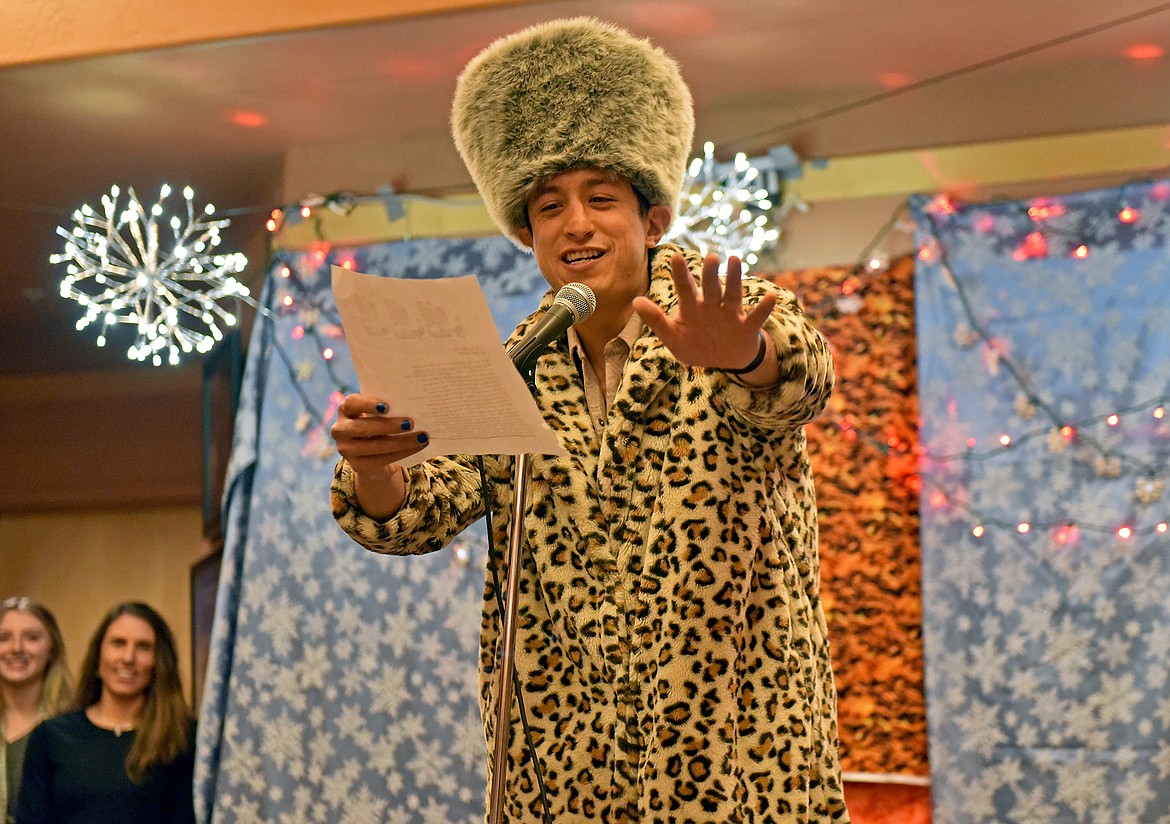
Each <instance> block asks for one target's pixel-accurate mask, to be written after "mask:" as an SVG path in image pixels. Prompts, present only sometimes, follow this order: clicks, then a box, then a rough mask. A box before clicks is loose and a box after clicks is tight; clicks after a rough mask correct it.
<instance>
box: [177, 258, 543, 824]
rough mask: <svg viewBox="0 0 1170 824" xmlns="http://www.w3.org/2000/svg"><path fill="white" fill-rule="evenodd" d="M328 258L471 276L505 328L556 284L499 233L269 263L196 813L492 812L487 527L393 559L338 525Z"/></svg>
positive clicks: (233, 487)
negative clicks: (484, 654) (484, 661)
mask: <svg viewBox="0 0 1170 824" xmlns="http://www.w3.org/2000/svg"><path fill="white" fill-rule="evenodd" d="M333 264H337V265H344V266H349V267H352V268H354V269H357V270H358V271H362V272H367V273H370V274H380V275H385V276H392V277H411V278H423V277H426V278H431V277H444V276H457V275H465V274H469V273H471V274H476V275H477V276H478V278H479V282H480V285H481V287H482V288H483V290H484V292H485V294H486V296H487V299H488V304H489V306H490V307H491V309H492V312H493V317H494V319H495V320H496V323H497V326H498V328H499V330H500V335H501V339H502V338H503V337H504V335H505V334H506V333H508V332H511V331H512V329H513V328H514V327H515V325H516V324H517V323H518V322H519V320H520V319H521V318H523V317H524V316H526V315H527V314H528V313H529V312H530V311H531V310H532V308H533V307H535V306H536V305H537V303H538V301H539V298H540V295H542V294H543V293H544V292H545V291H546V290H547V288H548V286H547V284H546V283H545V281H544V280H543V279H542V278H541V276H540V273H539V271H538V270H537V268H536V265H535V263H534V262H533V260H532V258H531V257H530V256H528V255H525V254H524V253H522V252H520V251H519V250H518V249H517V248H516V247H515V246H513V245H512V244H511V243H510V242H509V241H508V240H506V239H504V238H485V239H476V240H438V239H428V240H412V241H404V242H400V243H391V244H380V245H374V246H366V247H361V248H358V249H335V250H332V251H331V252H329V253H328V254H322V253H318V252H314V251H312V250H310V251H308V252H292V251H284V252H279V253H277V254H276V256H275V257H274V260H273V262H272V265H271V267H270V273H269V276H268V279H267V282H266V285H265V290H264V298H263V305H264V306H265V307H267V308H266V309H265V310H264V311H263V312H261V316H260V318H259V319H258V321H257V323H256V325H255V327H254V329H253V334H252V340H251V343H250V346H249V350H248V359H247V364H246V367H245V373H244V386H243V391H242V393H241V400H240V409H239V412H238V414H237V418H236V430H235V431H236V434H235V443H234V445H233V450H232V457H231V462H230V466H229V469H228V480H227V488H226V493H225V499H224V503H225V524H226V528H225V535H226V538H225V547H224V556H223V564H222V568H223V573H222V575H221V581H220V585H219V593H218V598H217V603H216V615H215V623H214V628H213V632H212V643H211V653H210V660H209V663H208V677H207V680H206V682H205V686H204V694H203V695H204V697H203V704H202V709H201V721H200V726H199V738H198V748H197V767H196V793H195V794H196V807H197V813H198V817H199V820H200V821H203V822H209V821H211V822H230V823H231V824H259V822H265V824H277V823H278V822H280V823H283V822H289V823H290V824H291V822H295V823H296V824H412V823H413V822H419V824H432V823H433V824H439V823H440V822H442V824H448V822H460V821H462V822H481V821H482V820H483V809H484V802H483V790H482V788H483V785H484V780H485V779H484V776H485V775H486V766H487V764H486V759H487V750H486V747H485V744H484V733H483V726H482V723H481V720H480V716H479V708H478V702H477V696H476V685H477V656H478V651H479V624H480V621H479V618H480V609H481V605H482V604H481V598H482V593H483V581H484V563H485V558H486V546H485V540H486V539H485V537H484V531H483V530H482V529H478V528H474V527H473V529H472V530H469V531H468V532H467V533H465V535H464V536H462V537H461V538H460V539H459V540H458V541H457V543H456V545H455V546H453V547H452V548H451V549H450V550H449V551H445V552H442V553H436V554H434V555H430V556H426V557H418V558H387V557H382V556H378V555H375V554H373V553H370V552H367V551H366V550H364V549H362V548H361V547H360V546H358V545H357V544H356V543H354V542H353V541H352V540H350V538H349V537H347V536H346V535H345V534H344V533H343V532H342V531H341V530H339V529H338V528H337V526H336V524H335V523H334V521H333V517H332V515H331V513H330V511H329V484H330V481H331V480H332V477H333V465H334V463H335V461H336V458H337V455H336V451H335V449H334V447H333V444H332V441H331V440H330V438H329V427H330V426H331V425H332V422H333V418H334V416H335V413H336V404H337V402H338V400H339V399H340V394H341V393H345V392H352V391H356V389H357V385H356V378H355V377H354V373H353V366H352V363H351V362H350V361H349V359H348V353H347V350H346V347H345V343H344V340H343V337H342V332H341V328H340V322H339V319H338V317H337V311H336V307H335V305H334V303H333V296H332V291H331V288H330V276H329V272H330V266H331V265H333ZM326 350H330V351H331V353H332V357H331V358H328V359H327V358H326V357H324V356H323V353H324V352H325V351H326Z"/></svg>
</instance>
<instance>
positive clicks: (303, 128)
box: [0, 0, 1170, 376]
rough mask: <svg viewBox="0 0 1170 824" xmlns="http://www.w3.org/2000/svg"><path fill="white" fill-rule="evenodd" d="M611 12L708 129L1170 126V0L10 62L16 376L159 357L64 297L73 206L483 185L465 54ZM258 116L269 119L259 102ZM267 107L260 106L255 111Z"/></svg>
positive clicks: (429, 18)
mask: <svg viewBox="0 0 1170 824" xmlns="http://www.w3.org/2000/svg"><path fill="white" fill-rule="evenodd" d="M585 13H588V14H593V15H596V16H598V17H601V18H604V19H608V20H611V21H613V22H616V23H618V24H620V25H623V26H625V27H627V28H629V29H631V30H632V31H634V32H635V33H638V34H640V35H643V36H647V37H649V38H651V39H652V40H654V41H655V42H656V43H658V44H659V45H661V46H662V47H663V48H665V49H666V50H667V51H668V52H669V53H671V54H672V55H673V56H674V57H675V58H676V59H677V60H678V61H679V63H680V64H681V66H682V69H683V74H684V76H685V77H686V78H687V80H688V82H689V83H690V85H691V87H692V91H693V94H694V98H695V104H696V123H697V134H696V145H700V144H701V143H702V142H704V141H713V142H714V143H715V145H716V147H717V150H718V152H719V153H720V154H721V155H724V156H726V157H730V155H731V154H732V153H734V152H737V151H743V152H746V153H747V154H748V155H749V156H754V155H757V154H763V153H765V152H766V151H767V150H768V149H769V148H770V147H773V146H777V145H780V144H789V145H791V146H792V147H793V148H794V149H795V150H796V151H797V153H798V154H799V155H800V156H801V157H802V158H806V159H813V158H834V157H844V156H852V155H865V154H871V153H879V152H887V151H893V150H902V149H916V148H924V147H942V146H955V145H962V144H968V143H979V142H984V141H994V140H1003V139H1008V138H1017V137H1032V136H1043V135H1058V134H1067V133H1077V132H1086V131H1095V130H1101V129H1116V128H1127V127H1136V126H1150V125H1159V124H1170V57H1153V58H1147V59H1133V58H1132V57H1127V56H1126V52H1127V49H1130V48H1131V47H1133V46H1135V45H1140V44H1146V45H1150V46H1158V47H1161V48H1170V4H1163V5H1155V4H1153V3H1151V2H1149V0H1112V2H1109V3H1102V2H1100V0H1061V2H1057V3H1021V2H1018V0H980V1H979V2H968V3H953V2H939V0H887V1H886V2H883V3H874V2H873V0H735V2H732V1H731V0H592V2H565V1H564V0H560V1H558V2H528V3H515V2H495V3H492V2H486V3H483V4H481V7H479V8H475V9H473V10H470V11H460V12H457V13H440V14H430V15H426V16H417V17H413V18H401V19H394V20H383V21H379V22H370V23H365V24H360V25H346V26H342V27H337V28H329V29H318V30H308V31H299V32H295V33H288V34H277V35H267V36H263V37H251V38H239V39H231V40H224V41H220V42H211V43H205V44H201V45H194V46H184V47H175V48H167V49H162V50H156V51H139V52H133V53H126V54H107V55H103V56H98V57H92V58H85V59H75V60H68V61H58V62H40V63H35V64H31V65H22V66H11V67H8V68H3V69H0V152H2V158H0V248H2V249H3V250H4V254H3V255H2V256H0V287H2V288H0V312H2V316H0V376H4V375H7V376H20V375H31V374H41V373H62V372H86V371H93V370H109V369H115V368H116V369H150V368H152V367H149V366H144V365H139V364H132V363H129V362H128V361H127V360H126V359H125V357H124V352H125V349H126V347H127V346H128V345H129V343H130V342H131V341H130V337H129V329H128V328H127V329H124V330H123V331H124V332H125V340H124V342H122V341H120V340H118V339H117V338H113V339H112V340H111V345H110V346H109V347H107V348H106V349H98V348H97V347H96V346H95V345H94V343H93V341H94V337H95V335H94V333H93V330H92V329H89V330H86V331H84V332H77V331H76V330H75V329H74V322H75V321H76V319H77V318H78V317H79V316H80V310H79V308H78V306H77V304H75V303H73V302H72V301H67V300H64V299H62V298H60V297H59V296H58V294H57V283H58V281H59V280H60V277H61V275H62V274H63V272H61V271H60V267H58V266H53V265H51V264H50V263H49V261H48V258H49V255H50V253H52V252H54V251H59V250H60V246H61V244H60V240H59V238H57V237H56V235H55V228H56V226H58V225H69V223H70V215H71V213H72V211H73V210H74V209H75V208H76V207H78V206H79V205H81V204H82V203H90V204H95V205H96V204H97V202H98V201H99V200H100V198H101V196H102V194H104V193H106V192H107V191H109V188H110V186H111V184H114V183H117V184H119V185H120V186H121V187H122V188H123V190H124V189H125V188H126V187H128V186H133V187H135V189H136V190H137V191H138V192H139V194H140V195H141V196H142V197H143V199H144V200H147V201H148V202H153V199H154V197H155V195H156V193H157V191H158V187H159V186H160V184H162V183H163V182H169V183H171V184H173V185H175V186H176V188H181V187H182V186H183V185H188V184H189V185H191V186H192V187H193V188H194V189H195V192H196V200H197V206H198V205H201V204H202V203H207V202H211V203H214V204H215V205H216V207H217V208H219V209H220V210H222V211H223V212H225V213H227V214H229V215H230V216H231V218H232V221H233V225H232V227H231V229H230V230H229V232H228V236H227V237H228V241H229V244H230V245H232V246H233V248H239V249H241V250H243V251H244V252H245V253H246V254H248V255H249V257H250V259H251V260H253V261H254V263H253V264H252V265H251V266H250V267H249V269H248V271H247V272H246V273H245V279H246V280H248V281H249V282H250V283H252V284H258V283H259V281H260V279H261V278H262V275H263V273H262V271H261V266H260V261H262V259H263V252H264V229H263V223H264V221H265V219H266V218H267V215H268V212H269V211H270V210H271V209H272V208H273V207H274V206H276V205H278V204H280V203H283V202H291V201H293V200H296V199H299V198H300V197H301V196H303V195H307V194H309V193H310V192H318V193H325V192H335V191H343V190H347V191H353V192H372V191H374V190H375V189H376V188H377V186H378V185H379V184H381V183H393V184H394V185H395V186H396V187H397V188H398V190H399V191H406V192H416V193H423V194H436V195H438V194H445V193H455V192H462V191H467V190H468V189H469V187H470V182H469V178H468V177H467V175H466V173H465V171H464V169H463V167H462V165H461V164H460V162H459V159H458V157H457V155H456V153H455V151H454V148H453V147H452V145H451V140H450V137H449V133H448V129H447V115H448V106H449V103H450V99H451V95H452V91H453V88H454V82H455V77H456V75H457V74H458V73H459V70H460V69H461V68H462V66H463V65H464V64H465V63H466V62H467V60H468V59H469V58H470V57H472V56H473V55H474V54H475V53H476V52H478V51H479V50H480V49H481V48H482V47H483V46H485V45H486V44H487V43H489V42H490V41H491V40H493V39H495V38H496V37H499V36H502V35H505V34H508V33H510V32H512V31H515V30H517V29H519V28H522V27H524V26H527V25H531V24H533V23H535V22H539V21H541V20H546V19H551V18H554V17H563V16H573V15H578V14H585ZM248 118H251V119H252V121H253V123H252V125H246V124H245V125H240V124H239V122H238V121H239V120H241V119H244V120H245V121H246V120H247V119H248ZM255 121H262V122H259V123H257V122H255Z"/></svg>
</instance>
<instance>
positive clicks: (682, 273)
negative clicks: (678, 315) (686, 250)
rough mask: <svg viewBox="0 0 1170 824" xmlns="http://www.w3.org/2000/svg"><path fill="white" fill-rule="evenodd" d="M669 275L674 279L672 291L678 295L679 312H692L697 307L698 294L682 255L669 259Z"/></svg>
mask: <svg viewBox="0 0 1170 824" xmlns="http://www.w3.org/2000/svg"><path fill="white" fill-rule="evenodd" d="M670 274H671V276H672V277H673V278H674V291H675V293H676V294H677V295H678V308H679V311H681V312H690V311H693V310H694V309H695V307H696V306H698V305H699V293H698V290H697V289H696V288H695V281H694V279H693V278H692V277H691V271H690V269H688V268H687V261H686V258H684V257H683V256H682V255H674V256H673V257H671V259H670Z"/></svg>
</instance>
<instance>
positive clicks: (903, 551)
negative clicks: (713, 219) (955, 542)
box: [767, 258, 929, 776]
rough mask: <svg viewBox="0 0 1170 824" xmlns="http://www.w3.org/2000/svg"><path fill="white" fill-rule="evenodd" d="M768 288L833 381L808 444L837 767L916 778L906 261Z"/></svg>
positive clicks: (919, 704)
mask: <svg viewBox="0 0 1170 824" xmlns="http://www.w3.org/2000/svg"><path fill="white" fill-rule="evenodd" d="M767 277H768V278H769V279H770V280H773V281H775V282H776V283H778V284H780V285H782V286H784V287H785V288H787V289H790V290H792V291H793V292H794V293H795V294H796V295H797V296H798V297H799V298H800V300H801V303H802V304H803V305H804V307H805V311H806V312H807V314H808V315H809V317H810V318H812V320H813V321H814V322H815V323H816V325H817V327H818V328H819V329H820V330H821V332H822V333H823V334H824V336H825V338H826V339H827V340H828V341H829V346H830V348H831V349H832V351H833V356H834V359H835V364H836V370H837V385H836V388H835V389H834V392H833V397H832V399H831V400H830V402H829V408H828V409H827V410H826V411H825V413H824V414H823V415H822V416H821V418H820V419H819V420H818V421H817V422H815V423H814V424H812V425H810V426H809V427H808V438H809V452H810V454H811V458H812V464H813V472H814V474H815V477H816V482H817V501H818V506H819V511H820V556H821V582H822V598H823V601H824V606H825V613H826V616H827V619H828V623H829V635H830V638H831V642H832V645H833V665H834V670H835V672H836V677H837V691H838V718H839V721H840V735H841V754H842V767H843V769H844V770H845V771H846V772H849V773H877V774H886V775H900V776H926V775H928V774H929V767H928V764H927V753H926V701H925V697H924V691H923V663H922V660H923V659H922V605H921V597H920V596H921V591H920V586H919V584H920V574H919V542H918V483H919V479H918V476H917V449H918V431H917V415H918V409H917V386H916V384H917V378H916V369H915V336H914V293H913V278H914V261H913V259H912V258H904V259H900V260H898V261H895V262H894V264H893V265H892V266H891V267H890V268H889V270H887V271H884V272H881V273H876V274H868V273H863V274H860V275H856V274H851V270H850V268H848V267H841V268H828V269H810V270H805V271H799V272H782V273H777V274H773V275H768V276H767Z"/></svg>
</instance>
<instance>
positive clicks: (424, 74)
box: [379, 54, 457, 81]
mask: <svg viewBox="0 0 1170 824" xmlns="http://www.w3.org/2000/svg"><path fill="white" fill-rule="evenodd" d="M379 67H380V68H381V70H382V73H383V74H385V75H386V76H387V77H392V78H394V79H396V80H415V81H417V80H448V79H450V78H452V77H454V75H455V74H457V71H456V70H454V69H453V68H452V65H451V61H450V59H449V58H448V57H445V56H443V55H437V54H395V55H391V56H390V57H387V58H386V59H385V60H383V61H382V62H381V63H380V64H379Z"/></svg>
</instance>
